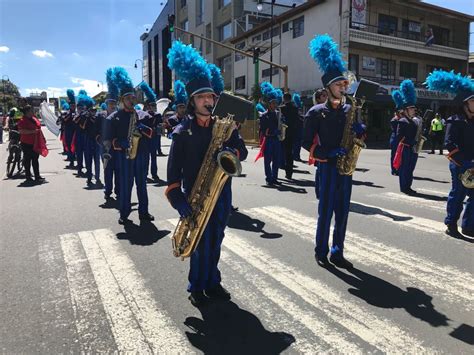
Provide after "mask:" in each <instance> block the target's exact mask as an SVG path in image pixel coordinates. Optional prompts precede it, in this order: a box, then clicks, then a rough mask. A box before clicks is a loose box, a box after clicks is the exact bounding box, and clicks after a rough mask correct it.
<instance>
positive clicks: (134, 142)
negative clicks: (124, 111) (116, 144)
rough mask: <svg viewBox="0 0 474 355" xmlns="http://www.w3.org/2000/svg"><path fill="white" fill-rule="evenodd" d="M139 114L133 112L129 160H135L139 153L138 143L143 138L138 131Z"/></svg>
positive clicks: (129, 139) (129, 138) (129, 129)
mask: <svg viewBox="0 0 474 355" xmlns="http://www.w3.org/2000/svg"><path fill="white" fill-rule="evenodd" d="M136 126H137V112H136V111H135V110H133V113H132V117H130V122H129V124H128V135H127V139H128V148H127V153H126V158H127V159H135V158H136V156H137V151H138V143H139V142H140V138H141V137H142V135H141V133H140V132H138V130H137V127H136Z"/></svg>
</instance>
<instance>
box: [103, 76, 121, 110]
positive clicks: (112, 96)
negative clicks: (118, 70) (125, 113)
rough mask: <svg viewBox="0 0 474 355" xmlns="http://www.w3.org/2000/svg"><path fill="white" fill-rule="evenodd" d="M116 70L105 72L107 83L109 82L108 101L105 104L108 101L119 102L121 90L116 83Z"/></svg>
mask: <svg viewBox="0 0 474 355" xmlns="http://www.w3.org/2000/svg"><path fill="white" fill-rule="evenodd" d="M114 75H115V72H114V68H109V69H107V71H106V72H105V81H106V82H107V91H108V93H107V99H106V100H105V102H108V101H117V100H118V96H119V89H118V87H117V84H116V83H115V81H114Z"/></svg>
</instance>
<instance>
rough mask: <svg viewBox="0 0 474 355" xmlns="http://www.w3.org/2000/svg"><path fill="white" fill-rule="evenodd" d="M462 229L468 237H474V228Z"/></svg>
mask: <svg viewBox="0 0 474 355" xmlns="http://www.w3.org/2000/svg"><path fill="white" fill-rule="evenodd" d="M461 231H462V234H464V235H467V236H468V237H472V238H474V230H472V229H466V228H463V229H462V230H461Z"/></svg>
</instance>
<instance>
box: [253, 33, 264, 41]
mask: <svg viewBox="0 0 474 355" xmlns="http://www.w3.org/2000/svg"><path fill="white" fill-rule="evenodd" d="M261 40H262V35H257V36H253V37H252V42H258V41H261Z"/></svg>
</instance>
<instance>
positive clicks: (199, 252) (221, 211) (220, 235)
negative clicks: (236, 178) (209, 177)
mask: <svg viewBox="0 0 474 355" xmlns="http://www.w3.org/2000/svg"><path fill="white" fill-rule="evenodd" d="M231 206H232V190H231V184H230V181H228V182H227V183H226V185H225V187H224V189H223V190H222V193H221V195H220V197H219V199H218V200H217V203H216V206H215V208H214V211H213V212H212V215H211V218H210V219H209V222H208V224H207V226H206V229H205V230H204V233H203V235H202V237H201V240H200V241H199V245H198V247H197V249H196V251H195V252H194V253H193V254H192V255H191V261H190V269H189V275H188V280H189V285H188V292H195V291H203V290H206V289H210V288H213V287H215V286H217V285H218V284H220V282H221V273H220V271H219V268H218V263H219V259H220V256H221V246H222V240H223V239H224V230H225V227H226V225H227V220H228V219H229V215H230V210H231Z"/></svg>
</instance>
